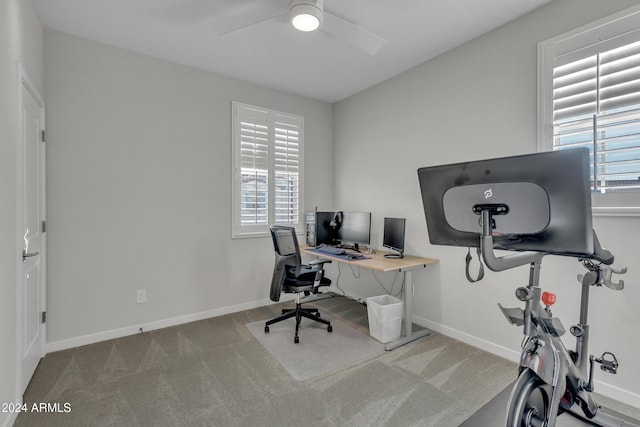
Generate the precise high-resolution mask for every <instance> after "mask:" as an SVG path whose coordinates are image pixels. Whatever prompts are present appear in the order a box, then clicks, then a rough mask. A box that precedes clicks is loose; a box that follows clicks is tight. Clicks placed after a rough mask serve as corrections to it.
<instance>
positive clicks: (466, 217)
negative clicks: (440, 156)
mask: <svg viewBox="0 0 640 427" xmlns="http://www.w3.org/2000/svg"><path fill="white" fill-rule="evenodd" d="M418 178H419V181H420V189H421V193H422V201H423V205H424V212H425V216H426V220H427V229H428V232H429V240H430V241H431V243H432V244H436V245H447V246H466V247H478V246H479V245H480V236H481V234H482V226H481V219H480V218H481V211H482V209H483V206H486V205H493V206H496V207H498V211H499V213H496V214H494V215H493V224H492V227H493V241H494V248H496V249H506V250H515V251H538V252H545V253H553V254H559V255H571V256H576V255H591V254H592V253H593V248H594V246H593V229H592V224H591V194H590V190H589V151H588V150H587V149H586V148H578V149H568V150H561V151H549V152H543V153H535V154H527V155H522V156H513V157H504V158H497V159H488V160H479V161H472V162H466V163H457V164H450V165H441V166H432V167H425V168H421V169H419V170H418Z"/></svg>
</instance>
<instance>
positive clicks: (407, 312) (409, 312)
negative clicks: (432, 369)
mask: <svg viewBox="0 0 640 427" xmlns="http://www.w3.org/2000/svg"><path fill="white" fill-rule="evenodd" d="M300 251H301V252H304V253H305V254H308V255H312V256H315V257H318V258H323V259H330V260H332V261H336V262H341V263H343V264H348V265H351V266H353V267H361V268H366V269H369V270H374V271H380V272H384V273H386V272H390V271H398V272H402V273H404V310H403V311H404V313H403V315H404V331H403V333H402V334H401V335H400V337H399V338H398V339H396V340H393V341H391V342H389V343H387V344H386V345H385V350H387V351H388V350H393V349H394V348H397V347H400V346H402V345H405V344H408V343H410V342H412V341H415V340H417V339H419V338H422V337H426V336H428V335H431V334H432V333H433V332H432V331H430V330H429V329H423V330H417V331H414V330H413V274H412V272H413V270H416V269H418V268H426V267H427V265H429V264H435V263H437V262H438V260H437V259H434V258H422V257H417V256H413V255H405V256H404V258H385V257H384V256H385V254H387V253H389V252H382V251H376V252H374V253H371V254H364V255H365V257H366V259H357V260H347V259H344V258H340V257H337V256H332V255H330V254H325V253H321V252H317V251H314V250H313V248H312V247H309V246H305V247H302V248H300Z"/></svg>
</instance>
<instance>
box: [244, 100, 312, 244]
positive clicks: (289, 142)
mask: <svg viewBox="0 0 640 427" xmlns="http://www.w3.org/2000/svg"><path fill="white" fill-rule="evenodd" d="M232 117H233V119H232V122H233V123H232V126H233V127H232V130H233V131H232V142H233V164H234V168H233V174H234V175H233V237H252V236H260V235H266V234H268V232H269V230H268V226H269V225H271V224H286V225H292V226H295V227H296V228H297V229H299V230H300V231H302V217H301V212H302V206H303V204H302V188H303V187H302V177H303V155H302V153H303V141H304V136H303V135H304V129H303V128H304V126H303V125H304V118H303V117H302V116H297V115H293V114H287V113H281V112H278V111H273V110H269V109H266V108H260V107H254V106H251V105H246V104H241V103H239V102H233V103H232Z"/></svg>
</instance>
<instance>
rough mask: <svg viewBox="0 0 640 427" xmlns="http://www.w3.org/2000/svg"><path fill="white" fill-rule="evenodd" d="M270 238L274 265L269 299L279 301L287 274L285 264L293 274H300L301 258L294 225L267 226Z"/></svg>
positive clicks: (296, 275)
mask: <svg viewBox="0 0 640 427" xmlns="http://www.w3.org/2000/svg"><path fill="white" fill-rule="evenodd" d="M269 231H271V238H272V239H273V249H274V251H275V254H276V261H275V265H274V266H273V277H272V278H271V291H270V298H271V301H280V294H281V293H282V287H283V285H284V280H285V277H286V275H287V268H286V267H287V266H290V267H293V268H294V275H295V277H298V275H300V269H301V267H302V258H301V256H300V247H299V246H298V238H297V237H296V229H295V228H294V227H289V226H284V225H272V226H271V227H269Z"/></svg>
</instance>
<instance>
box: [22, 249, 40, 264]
mask: <svg viewBox="0 0 640 427" xmlns="http://www.w3.org/2000/svg"><path fill="white" fill-rule="evenodd" d="M36 255H40V252H27V250H26V249H23V250H22V262H25V261H26V260H27V258H31V257H34V256H36Z"/></svg>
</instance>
